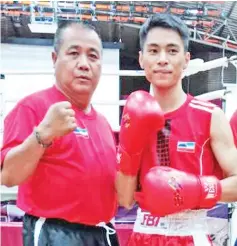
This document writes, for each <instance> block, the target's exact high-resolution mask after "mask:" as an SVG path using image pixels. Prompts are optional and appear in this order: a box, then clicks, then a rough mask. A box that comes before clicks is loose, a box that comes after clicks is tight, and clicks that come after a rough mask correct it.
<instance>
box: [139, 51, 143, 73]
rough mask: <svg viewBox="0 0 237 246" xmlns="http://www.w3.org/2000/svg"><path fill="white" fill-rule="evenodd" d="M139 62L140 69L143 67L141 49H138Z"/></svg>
mask: <svg viewBox="0 0 237 246" xmlns="http://www.w3.org/2000/svg"><path fill="white" fill-rule="evenodd" d="M139 64H140V67H141V69H144V67H143V54H142V51H141V50H140V51H139Z"/></svg>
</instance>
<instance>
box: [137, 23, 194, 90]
mask: <svg viewBox="0 0 237 246" xmlns="http://www.w3.org/2000/svg"><path fill="white" fill-rule="evenodd" d="M189 60H190V54H189V53H188V52H185V51H184V45H183V41H182V39H181V37H180V36H179V34H178V33H177V32H175V31H173V30H171V29H165V28H161V27H156V28H153V29H151V30H150V31H149V32H148V35H147V38H146V41H145V43H144V47H143V51H142V52H141V51H140V53H139V62H140V66H141V68H143V69H144V71H145V74H146V78H147V80H148V81H149V82H150V83H151V84H153V86H154V87H157V88H160V89H161V88H162V89H165V88H169V87H173V86H175V85H176V84H177V83H179V82H180V81H181V78H182V73H183V70H184V69H185V68H186V67H187V65H188V62H189Z"/></svg>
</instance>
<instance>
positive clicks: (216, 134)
mask: <svg viewBox="0 0 237 246" xmlns="http://www.w3.org/2000/svg"><path fill="white" fill-rule="evenodd" d="M211 146H212V150H213V152H214V155H215V157H216V159H217V161H218V162H219V165H220V166H221V168H222V170H223V172H224V174H225V177H226V178H224V179H223V180H221V186H222V197H221V201H223V202H233V201H237V189H236V187H237V149H236V147H235V144H234V139H233V134H232V131H231V127H230V124H229V122H228V120H227V119H226V117H225V114H224V112H223V111H222V110H221V109H220V108H215V109H214V111H213V114H212V120H211Z"/></svg>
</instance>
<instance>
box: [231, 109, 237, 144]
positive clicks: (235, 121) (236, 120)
mask: <svg viewBox="0 0 237 246" xmlns="http://www.w3.org/2000/svg"><path fill="white" fill-rule="evenodd" d="M230 126H231V129H232V132H233V136H234V142H235V146H236V147H237V110H236V111H235V112H234V113H233V115H232V117H231V119H230Z"/></svg>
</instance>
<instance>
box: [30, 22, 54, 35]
mask: <svg viewBox="0 0 237 246" xmlns="http://www.w3.org/2000/svg"><path fill="white" fill-rule="evenodd" d="M28 27H29V28H30V31H31V32H33V33H55V32H56V29H57V24H55V23H53V24H36V23H33V24H28Z"/></svg>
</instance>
